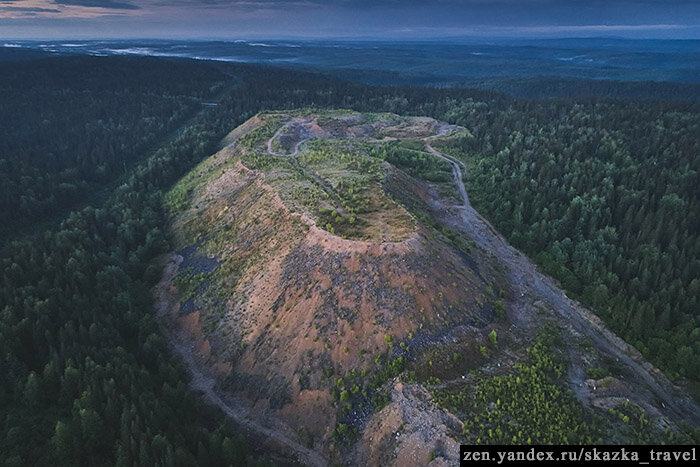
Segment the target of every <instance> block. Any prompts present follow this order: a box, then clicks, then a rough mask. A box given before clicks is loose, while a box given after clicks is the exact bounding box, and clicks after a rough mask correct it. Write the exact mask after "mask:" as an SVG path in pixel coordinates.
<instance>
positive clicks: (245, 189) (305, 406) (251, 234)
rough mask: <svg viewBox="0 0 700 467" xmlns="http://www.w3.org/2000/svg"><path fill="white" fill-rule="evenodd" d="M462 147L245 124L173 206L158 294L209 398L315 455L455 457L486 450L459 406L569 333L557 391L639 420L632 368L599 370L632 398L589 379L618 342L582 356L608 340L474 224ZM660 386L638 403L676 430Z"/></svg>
mask: <svg viewBox="0 0 700 467" xmlns="http://www.w3.org/2000/svg"><path fill="white" fill-rule="evenodd" d="M460 135H461V136H462V137H464V136H465V135H468V132H466V131H465V130H464V129H461V128H457V127H452V126H449V125H446V124H443V123H440V122H437V121H435V120H432V119H429V118H416V117H410V118H409V117H399V116H396V115H391V114H359V113H355V112H350V111H335V112H319V111H295V112H280V113H267V114H261V115H258V116H256V117H254V118H253V119H251V120H249V121H248V122H246V123H245V124H244V125H242V126H241V127H239V128H237V129H236V130H234V131H233V132H232V133H231V134H230V135H229V136H228V137H227V139H226V140H225V147H224V148H223V149H222V150H221V151H219V152H218V153H217V154H215V155H213V156H212V157H211V158H209V159H207V160H206V161H204V162H203V163H202V164H200V166H199V167H197V168H196V169H195V170H194V171H192V172H191V173H190V174H189V175H188V176H187V177H185V178H184V179H183V180H182V181H180V183H178V185H177V186H176V187H174V188H173V190H172V191H171V192H170V193H169V194H168V195H167V197H166V201H167V206H168V208H169V209H170V211H171V212H172V213H173V224H172V231H171V234H172V236H173V239H174V242H175V243H176V244H177V246H178V249H177V251H175V252H174V253H173V255H172V256H171V258H170V262H169V265H168V267H167V268H166V273H165V274H164V275H163V279H162V281H161V283H160V284H159V287H158V289H157V300H158V303H159V305H160V306H159V310H160V314H161V316H162V322H163V323H164V329H165V331H166V333H168V334H169V336H170V337H171V341H172V343H173V347H174V349H175V350H176V351H177V352H179V353H180V354H181V355H182V356H183V359H184V360H185V362H186V363H189V366H190V369H191V371H192V374H193V381H194V382H193V387H194V388H196V389H198V390H200V391H202V392H203V393H204V394H205V396H206V397H207V399H208V400H209V401H210V402H211V403H214V404H217V405H219V406H221V407H222V408H223V409H224V410H225V411H226V412H227V413H228V414H229V415H230V416H232V417H233V418H234V419H235V420H236V421H237V422H238V423H239V424H241V425H242V426H246V427H247V428H248V429H249V430H250V431H251V433H252V434H256V433H257V434H258V435H259V436H260V437H261V438H264V439H265V440H266V441H267V442H269V443H272V445H273V446H274V448H275V449H278V450H280V451H282V452H284V453H287V454H288V455H290V456H295V457H296V458H297V459H298V460H300V461H302V462H304V463H308V464H325V463H329V462H350V463H368V464H382V465H383V464H387V463H389V464H390V463H394V464H396V465H425V464H426V463H428V462H430V461H432V462H434V463H437V464H440V463H447V464H454V463H455V462H456V461H457V460H458V459H457V456H458V449H457V448H458V444H459V443H460V442H476V441H479V442H482V440H481V438H480V437H478V436H479V435H478V432H479V428H474V427H472V424H468V426H465V424H464V423H463V422H467V421H468V420H467V419H468V418H470V417H475V416H476V412H474V410H476V409H474V410H472V409H470V410H472V411H471V412H465V411H464V410H462V409H463V408H464V407H463V406H465V405H464V404H461V403H459V404H458V403H456V402H454V403H453V402H450V401H455V400H456V401H461V400H462V399H460V398H459V397H457V396H456V395H455V394H458V393H459V392H460V391H462V392H463V393H464V394H467V396H468V397H475V396H473V395H471V394H472V392H473V391H472V390H471V389H470V388H472V387H473V386H475V387H477V388H478V387H479V384H481V383H479V382H480V381H491V380H489V379H488V378H498V377H500V376H501V375H505V374H508V373H509V372H513V371H515V369H514V365H515V364H516V362H523V361H525V359H526V358H527V357H526V352H525V348H526V347H527V346H530V345H532V343H533V342H534V340H535V337H536V336H537V335H538V331H539V328H540V325H541V324H542V323H543V322H546V321H551V322H554V323H556V324H557V326H558V328H559V330H560V332H561V333H562V335H563V336H564V337H565V339H563V342H564V343H563V344H560V345H559V347H557V349H555V350H556V352H559V353H561V354H562V355H566V356H567V358H568V359H569V360H568V362H569V363H568V364H567V366H568V368H569V369H568V372H567V375H566V377H564V376H562V375H560V376H559V377H558V378H555V379H556V380H557V381H556V383H557V384H560V385H562V389H564V388H563V386H566V385H568V386H570V387H571V388H572V389H574V390H575V392H576V394H577V395H579V397H581V398H582V400H583V403H584V404H585V405H587V406H588V407H595V406H600V407H602V408H603V410H604V411H607V412H606V413H605V416H607V417H608V420H607V421H605V420H604V421H603V422H602V423H603V424H605V425H606V426H607V427H608V431H605V430H602V431H601V430H599V431H600V433H611V432H612V431H610V430H609V427H615V426H617V425H619V424H620V423H626V422H624V417H625V416H628V415H624V413H623V412H624V410H622V409H620V408H619V407H618V405H619V404H622V402H623V400H625V402H626V400H628V399H629V398H630V397H632V399H634V391H633V390H632V389H631V388H628V387H626V386H625V384H623V383H622V382H621V381H620V379H621V378H620V377H619V375H617V374H614V375H610V374H607V373H606V374H605V375H603V376H601V375H602V374H603V373H600V372H599V373H600V374H597V376H600V377H601V378H603V377H607V378H612V380H611V381H612V382H611V381H608V383H610V384H607V385H606V386H605V387H606V388H613V386H614V388H617V389H615V391H617V392H616V393H615V394H614V395H611V396H610V397H612V396H615V397H616V398H617V399H614V398H613V399H614V400H612V399H610V400H607V399H606V402H601V399H600V398H595V397H591V392H592V391H591V390H588V391H587V390H584V389H582V388H584V383H585V384H586V385H588V386H591V385H596V379H595V378H585V377H583V376H582V373H585V371H586V369H587V367H592V366H593V365H601V366H604V365H608V363H609V362H607V363H606V360H605V358H603V357H602V356H600V353H599V351H598V350H597V348H600V347H601V346H602V344H601V342H603V341H602V340H600V339H595V338H593V339H590V340H592V341H593V344H592V345H591V346H590V347H586V346H585V345H579V344H581V342H583V340H584V339H585V337H586V336H585V331H586V330H588V329H589V328H585V329H583V328H582V327H581V326H580V325H578V326H577V325H576V323H578V321H575V322H573V321H571V322H570V321H566V319H567V316H568V315H566V316H565V315H564V314H562V312H561V310H558V309H557V303H558V302H557V301H551V300H549V301H546V300H542V299H541V297H539V296H538V294H539V292H540V290H539V289H538V288H537V287H533V286H529V285H528V286H526V287H524V286H523V284H518V283H516V282H517V281H516V279H517V278H516V277H515V274H514V272H513V266H512V265H513V262H514V261H515V260H513V259H512V258H511V260H510V261H509V262H508V261H504V260H503V258H501V257H500V256H502V255H500V256H499V255H498V254H494V252H493V251H490V250H491V249H493V242H494V241H502V239H500V237H499V236H498V235H497V234H496V233H495V231H491V233H490V234H489V233H488V231H486V230H484V229H486V226H487V223H485V222H484V223H483V226H482V225H481V224H479V222H483V221H482V220H479V219H477V218H476V216H475V215H472V216H471V217H469V216H468V215H467V214H465V213H469V212H471V211H468V210H467V211H465V209H467V208H468V209H471V208H469V207H468V200H467V199H466V192H464V186H463V185H462V184H461V176H459V175H457V174H458V172H459V167H458V166H457V165H455V164H453V163H452V162H451V160H449V159H444V156H443V155H442V154H441V153H439V152H438V151H436V150H435V149H434V148H433V146H432V145H431V142H433V141H435V140H443V139H444V140H448V139H449V138H453V137H459V136H460ZM453 173H454V174H456V175H457V179H454V180H453V178H452V175H453ZM464 203H467V208H464V207H462V208H460V206H461V205H463V204H464ZM460 209H461V210H460ZM472 211H473V210H472ZM467 224H468V225H467ZM485 237H488V239H486V240H485ZM494 239H497V240H494ZM489 242H491V243H489ZM502 249H503V251H506V249H505V247H503V248H502ZM496 250H498V249H496ZM507 251H508V254H509V255H513V254H514V253H511V252H510V250H507ZM533 271H534V268H533ZM528 277H532V275H530V276H528ZM536 278H537V279H538V280H540V281H541V280H542V279H539V276H537V277H536ZM526 279H527V277H525V278H523V280H526ZM526 293H527V297H526V296H525V295H526ZM526 300H527V306H525V305H524V303H525V301H526ZM557 313H558V314H557ZM567 313H568V312H567ZM569 319H571V318H569ZM572 322H573V324H572ZM596 326H597V327H598V328H599V327H600V326H601V325H600V324H599V323H596ZM598 328H596V329H594V330H592V331H590V332H592V333H593V334H591V336H592V337H595V336H598V334H596V333H600V332H601V331H600V329H598ZM571 336H574V337H575V338H576V339H577V340H572V339H571ZM605 342H607V341H605ZM574 343H576V345H574ZM589 345H590V344H589ZM603 349H604V350H609V348H608V347H604V346H603ZM620 349H621V348H620ZM619 351H620V352H623V351H624V349H622V350H619ZM528 355H529V353H528ZM582 361H585V362H588V365H586V364H585V363H582ZM608 366H609V365H608ZM596 368H597V367H596ZM601 372H604V370H603V369H601ZM608 373H609V372H608ZM624 374H627V375H630V374H638V372H637V373H635V372H634V371H633V372H632V373H630V372H629V371H628V372H627V373H624V371H622V372H620V375H623V376H624ZM594 376H596V375H594ZM628 377H629V376H628ZM649 378H652V380H653V381H654V382H656V381H657V379H658V378H662V377H661V376H660V375H658V374H656V373H654V374H653V376H649ZM615 382H616V383H615ZM612 383H615V384H612ZM617 383H619V384H617ZM667 383H668V382H667V381H665V382H663V384H667ZM483 384H487V383H483ZM627 384H633V385H640V386H642V387H643V389H644V388H647V387H650V385H649V381H645V380H644V378H636V379H634V378H631V382H630V380H629V379H628V380H627ZM598 385H599V386H601V387H602V384H601V383H598ZM588 386H586V387H588ZM426 388H428V389H430V391H429V390H427V389H426ZM614 388H613V389H614ZM644 390H646V391H647V393H644V392H640V393H639V394H643V395H642V396H640V397H641V398H642V399H644V400H636V401H635V400H633V403H634V404H635V407H644V408H645V410H646V411H645V413H647V414H650V415H648V416H655V417H656V419H653V420H652V422H653V423H652V425H655V424H656V425H660V426H662V425H664V424H665V426H668V427H672V428H673V427H676V422H677V421H678V417H677V414H675V413H668V412H665V411H664V408H665V407H664V408H659V409H658V410H657V411H656V412H654V411H653V410H649V409H650V408H651V405H650V404H649V399H650V397H652V396H650V395H649V393H650V390H649V389H644ZM477 392H478V391H477ZM613 392H614V391H613ZM618 393H619V394H618ZM474 394H476V393H474ZM568 394H570V393H568ZM651 394H653V391H651ZM562 397H564V396H562ZM565 397H566V401H565V402H566V404H567V405H566V407H569V404H574V405H576V404H578V405H576V407H578V406H579V405H580V404H579V403H578V402H576V401H575V400H574V398H573V396H569V395H566V396H565ZM669 397H673V396H669ZM435 398H436V400H439V401H442V403H441V404H436V400H434V399H435ZM637 399H639V397H638V398H637ZM499 402H500V399H499ZM460 404H461V405H460ZM438 405H441V406H438ZM656 405H658V404H656ZM571 406H572V407H573V405H571ZM475 407H476V405H475ZM447 409H450V410H452V411H454V412H456V413H457V415H460V418H461V420H460V419H459V418H457V417H455V415H454V414H452V413H450V412H449V411H448V410H447ZM611 409H612V410H618V409H620V413H621V414H622V415H620V416H618V415H617V413H615V414H613V415H614V416H613V415H611V413H612V412H610V410H611ZM489 410H491V409H489ZM578 410H579V409H578V408H576V409H575V410H574V411H576V413H578ZM581 410H583V409H581ZM593 410H594V409H592V408H591V409H585V411H583V412H582V413H583V414H584V415H582V417H583V418H585V419H586V420H589V421H590V420H592V418H591V417H593V415H592V411H593ZM625 413H626V412H625ZM635 413H636V412H635ZM615 417H617V418H615ZM628 417H629V416H628ZM618 418H619V420H618ZM654 420H656V421H654ZM691 422H692V420H691ZM591 423H593V422H591ZM596 423H601V422H600V420H599V421H598V422H596ZM646 423H647V425H648V424H649V422H648V420H647V422H646ZM481 428H482V429H483V427H481ZM623 428H624V427H623ZM642 428H644V426H643V427H642ZM499 429H500V428H499ZM644 429H646V428H644ZM613 431H614V430H613ZM618 431H619V430H618ZM622 431H623V436H622V438H623V439H624V437H625V436H627V437H628V438H630V437H631V436H633V434H630V433H632V432H631V431H630V433H627V431H624V430H622ZM628 431H629V430H628ZM625 433H627V434H625ZM630 439H631V438H630ZM608 440H612V441H614V439H612V438H609V439H608Z"/></svg>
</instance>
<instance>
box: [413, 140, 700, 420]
mask: <svg viewBox="0 0 700 467" xmlns="http://www.w3.org/2000/svg"><path fill="white" fill-rule="evenodd" d="M441 133H442V132H441ZM433 138H435V136H433V137H429V138H425V139H424V141H425V147H426V150H427V151H428V152H429V153H430V154H432V155H434V156H436V157H439V158H441V159H443V160H445V161H447V162H448V163H449V164H450V165H451V166H452V175H453V177H454V183H455V184H456V185H457V187H458V188H459V193H460V196H461V198H462V205H461V206H453V207H451V208H450V211H451V212H450V214H452V215H451V216H449V217H447V218H446V219H445V221H446V222H448V223H450V224H451V225H452V227H454V228H456V229H458V230H460V231H462V232H463V233H466V234H467V235H468V236H469V237H470V238H471V239H473V240H474V241H475V242H476V243H477V245H478V246H479V247H481V248H482V249H483V250H485V251H486V252H488V253H490V254H492V255H493V256H494V257H496V258H497V260H499V262H500V263H501V264H503V265H504V266H505V267H506V272H507V276H508V281H509V283H510V284H511V285H512V286H513V287H514V291H515V292H516V294H515V295H516V296H515V298H514V300H513V302H512V303H511V306H512V309H513V311H514V316H513V318H514V321H515V324H516V326H524V327H529V325H530V324H531V321H532V318H533V317H532V308H533V307H532V303H533V302H536V301H542V302H544V303H546V304H547V305H549V308H550V309H552V310H555V313H557V315H558V321H559V322H560V324H564V325H569V326H570V327H571V328H573V329H574V330H575V331H576V332H578V333H581V334H583V335H585V336H587V337H588V338H589V339H590V340H591V342H592V343H593V345H594V346H595V347H596V348H597V349H598V350H599V351H600V352H601V353H602V354H603V355H606V356H608V357H611V356H612V357H613V358H615V359H616V360H617V362H618V364H621V365H624V367H625V368H626V370H627V371H625V372H624V373H625V376H626V379H625V382H626V384H628V385H630V390H631V391H635V390H636V389H638V388H639V386H642V387H645V388H646V390H648V391H649V392H650V393H651V394H652V395H653V396H654V398H656V403H657V405H656V407H655V409H657V410H658V411H659V412H660V413H662V414H666V415H669V416H670V418H671V419H673V420H685V421H686V422H687V423H689V424H691V425H693V426H699V425H700V407H698V405H697V404H696V403H695V402H694V401H693V400H692V399H691V398H690V397H688V396H687V395H685V394H683V393H682V392H681V391H680V390H679V389H678V388H676V387H675V386H673V384H671V382H670V381H669V380H668V379H667V378H666V377H665V376H664V375H663V374H662V373H661V372H660V371H659V370H658V369H656V368H654V367H653V366H652V365H651V364H649V363H648V362H646V361H644V359H643V358H642V356H641V355H640V354H639V352H638V351H637V350H636V349H634V348H632V347H631V346H629V345H628V344H626V343H625V342H624V341H623V340H622V339H620V338H619V337H618V336H616V335H615V334H613V333H612V332H611V331H609V330H608V329H607V328H606V327H605V326H604V325H603V324H602V322H601V321H600V319H599V318H598V317H597V316H595V315H594V314H593V313H592V312H591V311H590V310H588V309H586V308H584V307H583V306H582V305H581V304H579V303H578V302H576V301H574V300H571V299H570V298H569V297H567V296H566V294H565V293H564V292H563V291H562V290H561V289H560V288H559V287H558V285H557V284H556V283H555V282H554V281H553V280H552V279H551V278H549V277H547V276H545V275H544V274H542V273H540V272H539V271H538V270H537V268H536V267H535V265H534V263H532V261H530V260H529V259H528V258H527V257H526V256H525V255H523V254H522V253H520V252H519V251H518V250H516V249H515V248H513V247H512V246H510V245H509V244H508V242H507V241H506V240H505V239H504V238H503V237H502V236H501V235H500V234H499V233H498V232H497V231H496V229H494V228H493V226H491V224H490V223H489V222H488V221H487V220H486V219H484V218H483V217H481V215H479V213H478V212H476V210H475V209H474V208H473V207H472V205H471V204H470V203H469V197H468V196H467V190H466V188H465V186H464V182H463V181H462V169H461V167H460V164H461V163H458V162H457V161H455V160H454V159H452V158H450V157H448V156H446V155H445V154H443V153H441V152H439V151H437V150H436V149H435V148H433V147H432V146H431V144H430V142H431V140H432V139H433ZM569 346H570V349H569V350H570V353H571V354H572V355H574V356H575V355H577V354H578V349H575V348H574V346H573V345H571V343H569ZM571 363H572V365H571V368H570V371H569V379H570V382H571V385H572V390H573V391H574V393H576V394H577V395H578V396H579V397H580V398H586V395H587V394H586V390H585V389H584V385H583V381H584V379H585V368H584V367H583V366H582V364H583V362H581V361H580V359H579V360H577V359H575V358H572V362H571ZM635 386H637V387H635ZM589 395H590V394H589Z"/></svg>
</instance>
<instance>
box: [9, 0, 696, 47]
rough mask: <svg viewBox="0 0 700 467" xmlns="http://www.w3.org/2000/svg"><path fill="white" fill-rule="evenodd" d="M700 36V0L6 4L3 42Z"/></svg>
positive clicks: (50, 0) (72, 0)
mask: <svg viewBox="0 0 700 467" xmlns="http://www.w3.org/2000/svg"><path fill="white" fill-rule="evenodd" d="M450 36H483V37H495V36H504V37H512V36H517V37H588V36H606V37H610V36H618V37H650V38H652V37H653V38H695V39H700V0H373V1H370V0H355V1H353V0H243V1H239V0H0V38H3V39H22V38H24V39H46V38H76V39H80V38H177V39H183V38H202V39H205V38H225V39H238V38H295V37H296V38H342V37H348V38H365V37H371V38H396V39H424V38H431V37H450Z"/></svg>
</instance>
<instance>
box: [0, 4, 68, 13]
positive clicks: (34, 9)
mask: <svg viewBox="0 0 700 467" xmlns="http://www.w3.org/2000/svg"><path fill="white" fill-rule="evenodd" d="M2 3H6V2H2ZM0 9H2V11H17V12H21V13H60V12H61V10H57V9H55V8H38V7H21V6H3V7H0Z"/></svg>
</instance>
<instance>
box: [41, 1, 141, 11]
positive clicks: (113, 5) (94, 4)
mask: <svg viewBox="0 0 700 467" xmlns="http://www.w3.org/2000/svg"><path fill="white" fill-rule="evenodd" d="M54 3H56V4H57V5H76V6H85V7H90V8H109V9H111V10H139V9H140V8H141V7H140V6H138V5H134V4H133V3H129V2H120V1H115V0H54Z"/></svg>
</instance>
